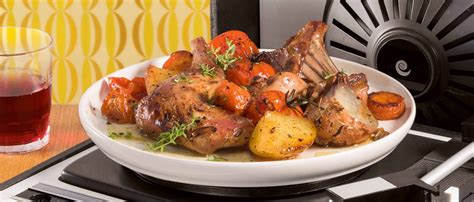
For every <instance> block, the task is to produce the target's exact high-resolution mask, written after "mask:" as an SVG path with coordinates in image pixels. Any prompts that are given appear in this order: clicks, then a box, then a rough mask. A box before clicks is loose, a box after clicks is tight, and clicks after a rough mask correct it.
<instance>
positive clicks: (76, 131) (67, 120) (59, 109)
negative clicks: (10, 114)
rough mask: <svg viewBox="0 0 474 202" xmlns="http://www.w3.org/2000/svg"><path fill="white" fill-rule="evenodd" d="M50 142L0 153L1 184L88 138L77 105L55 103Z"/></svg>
mask: <svg viewBox="0 0 474 202" xmlns="http://www.w3.org/2000/svg"><path fill="white" fill-rule="evenodd" d="M50 126H51V131H50V134H49V144H48V145H46V146H45V147H43V148H42V149H40V150H37V151H34V152H30V153H24V154H0V165H1V166H0V184H1V183H3V182H5V181H7V180H9V179H11V178H13V177H15V176H17V175H19V174H21V173H23V172H25V171H27V170H29V169H31V168H33V167H34V166H36V165H38V164H40V163H42V162H44V161H46V160H48V159H50V158H52V157H54V156H56V155H58V154H60V153H61V152H64V151H65V150H67V149H69V148H71V147H73V146H75V145H77V144H80V143H82V142H84V141H85V140H87V139H88V137H87V135H86V133H85V132H84V130H83V129H82V126H81V124H80V122H79V115H78V112H77V105H53V107H52V108H51V115H50Z"/></svg>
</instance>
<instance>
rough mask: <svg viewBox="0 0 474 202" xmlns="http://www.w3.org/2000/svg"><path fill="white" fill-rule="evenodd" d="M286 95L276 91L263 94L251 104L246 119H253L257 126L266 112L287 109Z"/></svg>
mask: <svg viewBox="0 0 474 202" xmlns="http://www.w3.org/2000/svg"><path fill="white" fill-rule="evenodd" d="M286 107H287V106H286V98H285V93H283V92H281V91H276V90H269V91H264V92H262V93H261V94H260V95H259V96H257V98H256V99H255V100H254V101H252V102H251V104H250V105H249V108H248V110H247V111H246V114H245V115H246V117H247V118H249V119H252V121H253V123H254V124H257V123H258V121H259V120H260V118H262V116H263V115H264V114H265V112H266V111H278V112H279V111H281V110H283V109H284V108H286Z"/></svg>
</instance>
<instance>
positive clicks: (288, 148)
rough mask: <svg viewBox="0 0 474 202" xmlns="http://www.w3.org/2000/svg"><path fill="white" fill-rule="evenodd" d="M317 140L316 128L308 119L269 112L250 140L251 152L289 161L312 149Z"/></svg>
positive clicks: (259, 123)
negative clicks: (309, 148)
mask: <svg viewBox="0 0 474 202" xmlns="http://www.w3.org/2000/svg"><path fill="white" fill-rule="evenodd" d="M315 139H316V126H315V125H314V123H313V122H312V121H311V120H309V119H306V118H303V117H298V116H288V115H285V114H283V113H281V112H273V111H268V112H266V113H265V115H264V116H263V117H262V118H261V119H260V121H259V122H258V124H257V126H256V127H255V129H254V130H253V133H252V137H251V138H250V142H249V147H250V150H251V151H252V152H253V153H254V154H255V155H257V156H260V157H263V158H267V159H289V158H294V157H296V156H297V155H298V154H299V153H301V152H303V151H304V150H306V149H307V148H308V147H310V146H311V145H312V144H313V142H314V140H315Z"/></svg>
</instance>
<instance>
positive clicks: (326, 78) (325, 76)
mask: <svg viewBox="0 0 474 202" xmlns="http://www.w3.org/2000/svg"><path fill="white" fill-rule="evenodd" d="M322 73H323V79H324V80H328V79H329V78H331V77H333V76H336V74H332V73H329V72H326V71H323V72H322Z"/></svg>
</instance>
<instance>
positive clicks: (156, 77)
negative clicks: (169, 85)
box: [145, 65, 179, 95]
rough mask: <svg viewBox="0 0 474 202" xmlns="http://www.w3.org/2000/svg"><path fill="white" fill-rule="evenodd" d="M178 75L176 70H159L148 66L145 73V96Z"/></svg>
mask: <svg viewBox="0 0 474 202" xmlns="http://www.w3.org/2000/svg"><path fill="white" fill-rule="evenodd" d="M178 73H179V71H177V70H170V69H161V68H158V67H155V66H153V65H150V66H149V67H148V69H147V70H146V72H145V86H146V92H147V94H148V95H150V94H151V93H152V92H153V90H154V89H155V88H156V87H158V86H159V84H160V83H161V82H162V81H164V80H166V79H168V78H170V77H172V76H174V75H177V74H178Z"/></svg>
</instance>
